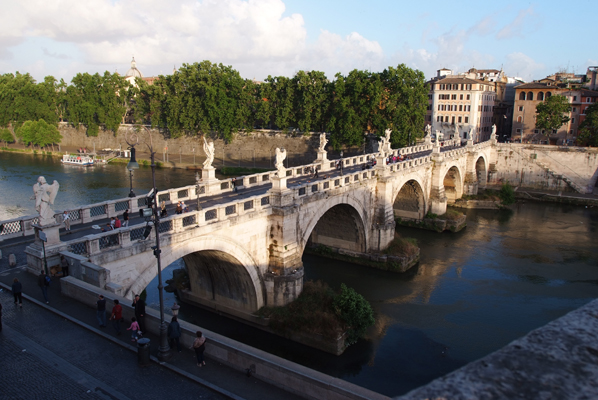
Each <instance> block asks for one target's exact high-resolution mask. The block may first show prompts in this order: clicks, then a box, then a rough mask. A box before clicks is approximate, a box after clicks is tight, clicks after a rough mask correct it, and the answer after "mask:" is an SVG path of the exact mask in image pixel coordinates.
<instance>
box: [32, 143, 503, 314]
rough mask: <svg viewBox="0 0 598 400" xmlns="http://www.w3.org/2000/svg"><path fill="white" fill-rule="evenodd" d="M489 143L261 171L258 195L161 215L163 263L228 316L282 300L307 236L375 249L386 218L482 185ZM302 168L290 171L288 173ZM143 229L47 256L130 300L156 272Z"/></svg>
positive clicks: (192, 296)
mask: <svg viewBox="0 0 598 400" xmlns="http://www.w3.org/2000/svg"><path fill="white" fill-rule="evenodd" d="M493 144H494V143H493V142H485V143H481V144H477V145H475V146H474V145H473V144H472V143H469V145H468V146H463V147H458V148H455V149H454V150H450V151H446V152H441V151H440V148H439V147H433V146H432V147H429V146H424V150H426V149H430V148H432V154H431V155H427V156H423V157H419V158H414V159H411V160H405V161H402V162H398V163H394V164H388V165H386V163H385V162H384V160H383V159H382V158H380V160H379V162H378V165H377V166H376V167H375V168H374V169H366V170H359V171H355V172H351V173H347V174H344V175H343V176H341V177H333V178H332V177H331V178H328V179H321V180H318V181H314V182H307V183H305V184H302V185H300V186H294V187H289V188H287V187H286V184H285V180H286V177H285V178H282V179H281V178H278V177H276V176H270V177H269V180H270V181H272V183H273V188H272V189H271V190H270V191H268V192H267V193H266V194H263V195H260V196H255V197H253V198H245V199H240V200H234V201H232V202H228V203H226V204H221V205H218V206H215V207H211V208H206V209H202V210H200V211H194V212H191V213H185V214H181V215H174V216H171V217H169V218H165V219H163V220H161V223H160V231H161V232H160V245H161V248H162V253H161V259H162V265H169V264H170V263H172V262H174V261H176V260H178V259H181V258H183V259H184V260H185V264H186V265H187V269H188V273H189V280H190V287H191V290H190V291H187V292H185V293H186V294H185V296H186V297H187V299H188V300H190V301H194V302H196V303H200V304H203V305H206V306H209V307H212V308H216V309H220V310H223V311H225V312H228V313H231V314H237V315H239V316H241V317H244V316H249V315H250V314H251V313H253V312H255V311H256V310H258V309H259V308H260V307H262V306H265V305H268V306H276V305H284V304H287V303H288V302H290V301H292V300H294V299H295V298H296V297H297V296H298V295H299V294H300V293H301V290H302V287H303V265H302V261H301V258H302V255H303V251H304V249H305V247H306V246H307V245H308V244H309V243H310V242H311V243H312V244H323V245H326V246H330V247H337V248H343V249H347V250H351V251H356V252H362V253H368V252H380V251H382V250H384V249H385V248H386V247H387V246H388V244H389V243H390V242H391V241H392V239H393V238H394V228H395V217H397V216H398V217H401V218H412V219H422V218H423V217H424V216H425V214H426V213H427V212H428V211H430V212H433V213H436V214H443V213H444V212H445V211H446V205H447V203H449V202H450V201H453V200H454V199H456V198H459V197H460V196H461V195H462V194H463V193H474V192H476V191H477V188H478V186H479V185H484V184H485V182H486V176H487V171H488V165H489V162H490V160H491V158H492V148H493V146H492V145H493ZM401 150H402V151H404V150H405V149H401ZM407 151H408V150H407ZM407 154H408V153H407ZM327 162H328V161H327V160H326V159H324V160H323V161H321V165H320V167H322V170H323V171H325V170H329V169H330V165H328V164H326V163H327ZM363 162H364V156H356V157H349V158H346V159H344V165H346V166H348V165H359V164H361V163H363ZM289 171H291V170H289ZM304 171H305V168H304V167H295V168H293V171H292V172H291V173H292V175H296V174H301V173H304ZM287 172H288V171H287ZM287 175H288V176H291V174H287ZM447 187H448V188H449V190H447ZM172 192H176V190H173V191H172ZM186 194H187V195H189V193H186ZM174 201H176V200H174ZM403 204H410V205H409V206H403ZM144 228H145V225H137V226H131V227H126V228H120V229H119V230H117V231H116V232H105V233H101V234H97V235H90V236H86V237H85V238H83V239H76V240H73V241H70V242H60V243H57V244H54V245H50V246H47V247H46V253H47V254H48V257H49V259H54V260H56V259H57V257H58V254H59V253H60V252H62V253H63V254H64V253H65V252H69V254H71V253H74V254H77V255H78V257H80V258H84V259H85V260H86V261H88V262H89V263H91V264H94V265H96V266H99V267H100V268H101V269H103V270H104V271H105V274H106V276H107V278H106V283H109V284H110V285H109V287H110V288H111V290H114V291H116V292H118V293H119V294H122V295H124V296H125V297H128V298H131V297H132V296H133V295H134V294H136V293H140V292H141V291H142V290H143V289H144V288H145V287H146V286H147V285H148V283H149V282H150V281H151V280H152V279H154V278H155V276H156V274H157V268H156V261H155V257H154V255H153V251H152V246H154V244H155V237H154V235H155V233H154V232H153V231H152V233H151V235H150V236H149V237H148V238H147V239H143V237H142V235H141V231H142V230H143V229H144ZM28 262H29V264H30V267H31V269H32V270H39V268H40V262H41V261H40V257H39V250H38V249H37V248H36V247H35V245H34V246H30V247H29V248H28Z"/></svg>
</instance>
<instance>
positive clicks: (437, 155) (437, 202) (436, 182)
mask: <svg viewBox="0 0 598 400" xmlns="http://www.w3.org/2000/svg"><path fill="white" fill-rule="evenodd" d="M432 161H433V162H434V168H432V179H431V187H430V212H431V213H433V214H436V215H443V214H445V213H446V205H447V201H448V199H447V197H446V193H445V191H444V175H441V171H442V170H443V166H444V157H443V155H442V153H441V152H440V147H439V146H438V139H437V140H436V145H435V146H434V149H433V151H432Z"/></svg>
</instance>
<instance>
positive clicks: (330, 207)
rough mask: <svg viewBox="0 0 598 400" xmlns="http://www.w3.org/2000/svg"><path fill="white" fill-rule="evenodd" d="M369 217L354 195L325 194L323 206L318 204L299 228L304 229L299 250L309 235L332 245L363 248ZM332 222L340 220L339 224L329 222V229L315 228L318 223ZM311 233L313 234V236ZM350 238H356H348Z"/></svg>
mask: <svg viewBox="0 0 598 400" xmlns="http://www.w3.org/2000/svg"><path fill="white" fill-rule="evenodd" d="M369 221H370V219H369V217H368V214H366V212H365V206H364V205H363V204H362V203H361V202H359V201H358V200H357V199H355V198H354V197H353V196H350V195H344V196H335V197H331V198H328V199H327V201H326V206H325V207H318V208H317V209H316V210H315V212H314V214H313V216H312V217H311V218H310V219H308V220H307V223H306V225H305V228H304V229H301V232H303V237H301V238H300V246H301V253H303V250H305V246H306V245H307V243H308V242H309V241H310V239H312V241H313V239H315V240H317V243H321V244H324V245H329V246H331V247H338V248H343V249H346V250H352V251H357V252H366V251H367V248H368V245H367V244H368V243H369V230H368V229H367V227H369V225H370V222H369ZM335 222H337V223H340V224H342V226H328V229H323V230H316V227H317V226H318V223H322V224H327V223H335ZM322 224H320V225H322ZM330 228H332V229H334V231H333V230H332V229H330ZM339 228H340V229H339ZM314 230H315V232H314ZM351 230H353V231H351ZM312 234H314V235H315V236H316V237H312ZM327 235H332V236H327ZM351 239H355V240H354V241H353V242H351Z"/></svg>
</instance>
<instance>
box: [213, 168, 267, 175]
mask: <svg viewBox="0 0 598 400" xmlns="http://www.w3.org/2000/svg"><path fill="white" fill-rule="evenodd" d="M268 171H270V170H269V169H264V168H245V167H222V168H218V172H219V173H221V174H222V175H225V176H242V175H252V174H260V173H262V172H268Z"/></svg>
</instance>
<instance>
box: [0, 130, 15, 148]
mask: <svg viewBox="0 0 598 400" xmlns="http://www.w3.org/2000/svg"><path fill="white" fill-rule="evenodd" d="M0 140H1V141H3V142H4V143H6V145H7V146H8V144H9V143H14V142H15V138H14V136H13V135H12V133H11V132H10V131H9V130H8V129H6V128H3V129H0Z"/></svg>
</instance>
